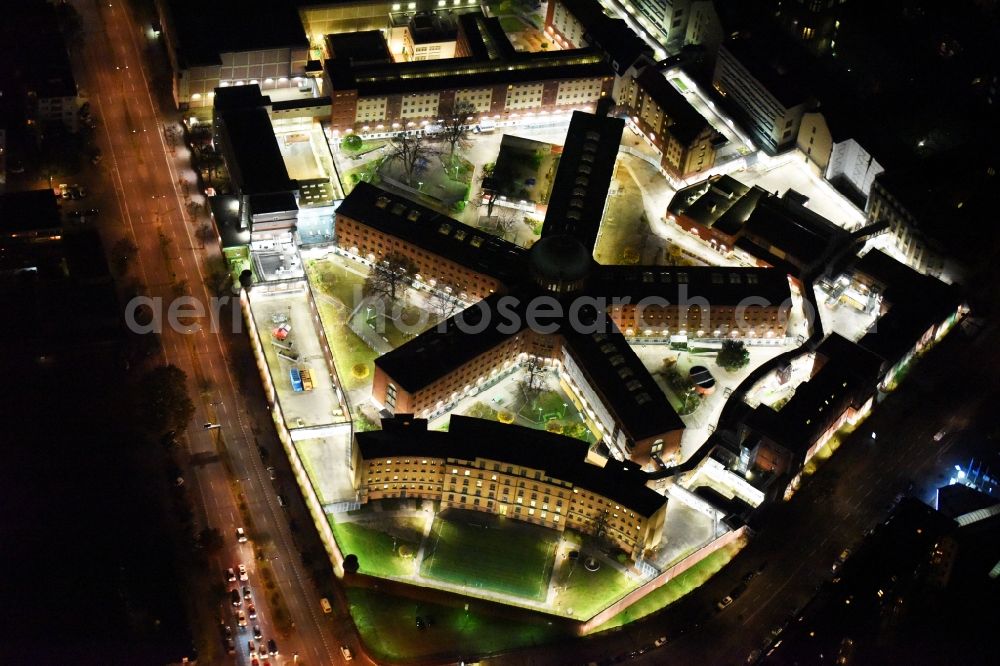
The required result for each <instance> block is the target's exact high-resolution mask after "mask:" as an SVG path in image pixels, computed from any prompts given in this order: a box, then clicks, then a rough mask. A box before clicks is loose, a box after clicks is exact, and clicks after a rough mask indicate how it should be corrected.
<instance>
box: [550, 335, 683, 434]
mask: <svg viewBox="0 0 1000 666" xmlns="http://www.w3.org/2000/svg"><path fill="white" fill-rule="evenodd" d="M605 330H606V331H607V332H605V333H580V332H576V331H574V330H572V327H570V326H568V325H564V326H563V327H562V328H561V330H560V332H561V333H562V334H563V336H564V338H565V340H566V344H567V345H568V346H569V349H570V353H571V354H572V355H573V357H574V358H576V359H577V360H578V362H579V365H580V368H581V370H582V371H583V373H584V374H585V375H586V376H587V377H589V379H590V384H591V387H592V388H593V389H594V390H595V391H597V393H598V394H600V395H601V396H603V398H604V401H605V404H606V405H607V406H608V407H609V408H610V409H611V412H612V414H614V415H615V417H616V419H615V420H616V421H618V423H619V424H620V425H621V427H622V429H623V430H625V434H626V435H628V437H629V438H630V439H631V440H632V441H639V440H643V439H646V438H649V437H653V436H656V435H662V434H663V433H667V432H673V431H677V430H683V429H684V422H683V421H682V420H681V418H680V417H679V416H678V415H677V412H675V411H674V408H673V407H672V406H671V405H670V403H669V402H668V401H667V398H666V396H665V395H664V394H663V391H662V390H661V389H660V387H659V386H658V385H657V384H656V380H654V379H653V377H652V375H650V374H649V371H648V370H647V369H646V366H645V365H643V363H642V361H641V360H640V359H639V357H638V356H636V354H635V352H634V351H632V348H631V347H629V344H628V341H627V340H626V339H625V336H623V335H622V334H621V333H620V332H619V331H618V330H617V329H616V328H615V326H614V324H612V323H611V322H610V321H608V322H607V323H606V324H605Z"/></svg>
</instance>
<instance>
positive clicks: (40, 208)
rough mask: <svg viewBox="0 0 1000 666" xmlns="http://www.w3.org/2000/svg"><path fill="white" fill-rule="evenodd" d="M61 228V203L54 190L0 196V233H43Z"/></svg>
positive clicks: (11, 193) (10, 193) (9, 193)
mask: <svg viewBox="0 0 1000 666" xmlns="http://www.w3.org/2000/svg"><path fill="white" fill-rule="evenodd" d="M60 226H62V217H61V215H60V214H59V202H58V200H57V199H56V195H55V193H54V192H53V191H52V190H50V189H48V188H46V189H44V190H30V191H27V192H8V193H6V194H0V233H5V234H14V233H22V232H33V231H42V230H45V229H58V228H59V227H60Z"/></svg>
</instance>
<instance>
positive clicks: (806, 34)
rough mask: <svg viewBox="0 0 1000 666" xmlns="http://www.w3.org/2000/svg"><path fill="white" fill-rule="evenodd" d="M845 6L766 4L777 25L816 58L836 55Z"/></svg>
mask: <svg viewBox="0 0 1000 666" xmlns="http://www.w3.org/2000/svg"><path fill="white" fill-rule="evenodd" d="M846 2H847V0H797V1H795V2H792V1H790V0H769V4H770V5H771V6H772V7H773V13H774V18H775V21H776V23H777V24H778V25H780V26H781V27H782V29H783V30H784V31H785V32H786V33H787V34H788V35H789V36H791V37H792V38H793V39H795V40H796V41H798V42H800V43H801V44H803V45H804V46H805V47H806V48H807V49H808V50H809V51H811V52H812V53H814V54H816V55H826V54H828V53H831V52H833V51H835V49H836V47H837V33H838V32H839V30H840V19H841V18H842V17H843V6H844V4H845V3H846Z"/></svg>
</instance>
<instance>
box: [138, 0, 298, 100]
mask: <svg viewBox="0 0 1000 666" xmlns="http://www.w3.org/2000/svg"><path fill="white" fill-rule="evenodd" d="M156 6H157V11H158V13H159V18H160V25H161V26H162V34H163V39H164V42H165V45H166V49H167V56H168V58H169V60H170V66H171V69H172V72H173V97H174V103H175V104H176V105H177V107H178V108H179V109H188V108H198V107H211V106H212V98H213V96H214V91H215V89H216V88H226V87H229V86H240V85H244V84H250V85H258V86H260V88H261V89H262V90H264V91H268V90H279V89H283V88H291V89H295V88H299V87H301V86H303V85H306V84H307V80H306V63H307V60H308V58H309V41H308V40H307V39H306V33H305V31H304V30H303V28H302V20H301V18H300V17H299V13H298V11H297V10H296V8H295V6H294V5H292V4H286V3H276V2H267V1H266V0H249V1H247V0H214V1H213V2H210V3H205V2H197V1H196V0H156ZM220 26H225V29H220Z"/></svg>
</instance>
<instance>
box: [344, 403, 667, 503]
mask: <svg viewBox="0 0 1000 666" xmlns="http://www.w3.org/2000/svg"><path fill="white" fill-rule="evenodd" d="M354 437H355V441H356V442H357V444H358V449H359V451H360V453H361V457H362V458H363V459H365V460H371V459H375V458H391V457H398V456H426V457H434V458H443V459H446V460H447V459H452V460H463V461H469V462H473V461H475V460H476V459H477V458H478V459H483V460H490V461H494V462H497V463H505V464H510V465H517V466H519V467H528V468H531V469H536V470H541V471H543V472H544V473H545V475H546V476H548V477H549V478H552V479H556V480H559V481H564V482H567V483H569V484H571V485H572V486H573V487H576V488H580V489H582V490H588V491H590V492H594V493H597V494H599V495H603V496H604V497H606V498H608V499H610V500H613V501H615V502H618V503H619V504H622V505H624V506H625V507H627V508H629V509H631V510H632V511H635V512H637V513H639V514H640V515H642V516H643V517H646V518H648V517H649V516H651V515H652V514H654V513H655V512H656V511H657V510H659V509H660V508H661V507H663V506H664V505H665V504H666V502H667V498H666V497H664V496H663V495H660V494H659V493H657V492H656V491H654V490H653V489H651V488H649V487H648V486H646V481H647V479H648V477H647V475H646V474H645V473H643V472H642V471H641V470H640V469H638V468H637V467H636V466H635V465H631V464H626V463H621V462H618V461H613V460H609V461H608V463H607V464H606V465H605V466H604V467H600V466H598V465H593V464H591V463H588V462H586V456H587V449H588V445H587V443H586V442H582V441H580V440H577V439H573V438H571V437H566V436H564V435H556V434H554V433H549V432H545V431H544V430H534V429H531V428H525V427H522V426H517V425H506V424H503V423H497V422H495V421H489V420H486V419H477V418H470V417H466V416H458V415H453V416H452V417H451V423H450V425H449V427H448V431H447V432H441V431H433V430H431V431H429V430H427V421H426V420H424V419H415V418H413V417H412V416H409V415H399V416H397V417H395V418H394V419H384V420H383V421H382V430H376V431H370V432H358V433H355V435H354ZM512 442H516V443H517V445H516V446H511V443H512Z"/></svg>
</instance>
